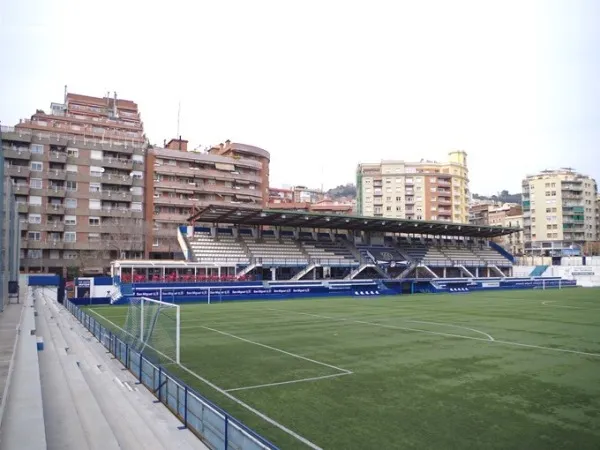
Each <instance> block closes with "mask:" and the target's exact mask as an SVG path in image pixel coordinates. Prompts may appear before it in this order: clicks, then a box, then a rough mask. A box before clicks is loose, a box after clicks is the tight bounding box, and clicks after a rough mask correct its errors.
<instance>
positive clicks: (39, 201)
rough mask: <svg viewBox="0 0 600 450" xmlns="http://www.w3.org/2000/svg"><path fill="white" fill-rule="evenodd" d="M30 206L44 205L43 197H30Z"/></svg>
mask: <svg viewBox="0 0 600 450" xmlns="http://www.w3.org/2000/svg"><path fill="white" fill-rule="evenodd" d="M29 204H30V205H35V206H41V204H42V197H40V196H39V195H31V196H29Z"/></svg>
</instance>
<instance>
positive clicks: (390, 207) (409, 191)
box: [356, 150, 470, 223]
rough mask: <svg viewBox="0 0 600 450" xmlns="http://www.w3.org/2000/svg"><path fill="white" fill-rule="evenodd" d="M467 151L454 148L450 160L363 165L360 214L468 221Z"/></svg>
mask: <svg viewBox="0 0 600 450" xmlns="http://www.w3.org/2000/svg"><path fill="white" fill-rule="evenodd" d="M468 174H469V172H468V168H467V154H466V152H464V151H461V150H455V151H451V152H450V153H449V158H448V161H447V162H437V161H425V160H421V161H420V162H405V161H381V162H380V163H374V164H359V165H358V169H357V177H356V191H357V213H358V214H359V215H364V216H374V217H391V218H400V219H410V220H438V221H445V222H455V223H467V222H468V219H469V210H468V201H469V197H470V193H469V177H468Z"/></svg>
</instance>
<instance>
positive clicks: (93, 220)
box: [88, 216, 100, 227]
mask: <svg viewBox="0 0 600 450" xmlns="http://www.w3.org/2000/svg"><path fill="white" fill-rule="evenodd" d="M88 220H89V224H90V226H92V227H99V226H100V217H92V216H90V217H89V219H88Z"/></svg>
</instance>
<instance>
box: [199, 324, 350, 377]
mask: <svg viewBox="0 0 600 450" xmlns="http://www.w3.org/2000/svg"><path fill="white" fill-rule="evenodd" d="M190 328H192V327H188V328H187V329H190ZM194 328H203V329H205V330H210V331H214V332H215V333H219V334H222V335H224V336H229V337H231V338H234V339H239V340H240V341H243V342H247V343H249V344H254V345H258V346H259V347H264V348H267V349H269V350H273V351H275V352H279V353H283V354H284V355H288V356H292V357H294V358H298V359H303V360H304V361H308V362H311V363H313V364H318V365H320V366H325V367H329V368H330V369H334V370H337V371H338V372H342V373H343V374H346V375H347V374H351V373H352V371H351V370H347V369H342V368H341V367H336V366H333V365H331V364H327V363H324V362H321V361H317V360H315V359H310V358H307V357H306V356H302V355H297V354H296V353H292V352H288V351H286V350H282V349H280V348H277V347H271V346H270V345H267V344H261V343H260V342H256V341H251V340H250V339H246V338H243V337H240V336H236V335H235V334H231V333H227V332H225V331H221V330H217V329H216V328H210V327H207V326H204V325H198V327H194Z"/></svg>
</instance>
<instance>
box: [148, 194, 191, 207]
mask: <svg viewBox="0 0 600 450" xmlns="http://www.w3.org/2000/svg"><path fill="white" fill-rule="evenodd" d="M199 201H200V200H197V199H189V198H178V197H169V196H168V195H161V196H160V197H154V204H155V205H172V206H189V207H191V206H196V205H198V203H199Z"/></svg>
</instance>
